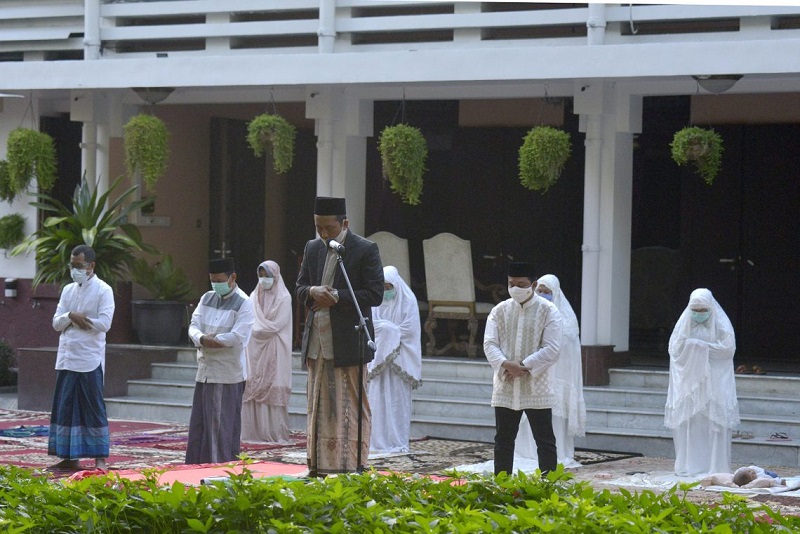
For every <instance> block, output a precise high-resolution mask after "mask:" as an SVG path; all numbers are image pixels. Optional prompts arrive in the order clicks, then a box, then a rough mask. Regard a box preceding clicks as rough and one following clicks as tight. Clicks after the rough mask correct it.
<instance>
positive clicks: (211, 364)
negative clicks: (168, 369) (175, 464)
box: [186, 258, 254, 464]
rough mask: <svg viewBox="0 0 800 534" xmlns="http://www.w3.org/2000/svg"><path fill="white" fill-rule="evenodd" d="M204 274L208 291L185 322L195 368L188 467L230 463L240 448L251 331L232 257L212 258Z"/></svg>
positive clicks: (247, 307)
mask: <svg viewBox="0 0 800 534" xmlns="http://www.w3.org/2000/svg"><path fill="white" fill-rule="evenodd" d="M208 273H209V274H208V277H209V280H210V281H211V287H212V291H208V292H206V293H205V294H204V295H203V296H202V297H201V298H200V302H199V303H198V304H197V308H195V310H194V313H192V321H191V323H190V324H189V338H190V339H191V340H192V342H193V343H194V344H195V346H196V347H197V364H198V367H197V378H196V383H195V386H194V399H193V400H192V415H191V417H190V419H189V442H188V444H187V446H186V463H187V464H205V463H220V462H229V461H231V460H235V459H236V457H237V456H238V455H239V450H240V447H241V441H240V436H241V433H242V394H243V393H244V386H245V380H246V379H247V364H246V359H245V358H246V356H245V350H244V349H245V347H246V346H247V342H248V341H249V340H250V331H251V330H252V327H253V321H254V315H253V303H252V302H251V301H250V297H248V296H247V294H246V293H245V292H244V291H242V290H241V289H240V288H239V286H238V285H237V284H236V272H235V270H234V265H233V258H221V259H215V260H211V261H210V262H209V266H208Z"/></svg>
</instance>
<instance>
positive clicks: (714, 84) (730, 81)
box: [692, 74, 742, 94]
mask: <svg viewBox="0 0 800 534" xmlns="http://www.w3.org/2000/svg"><path fill="white" fill-rule="evenodd" d="M692 78H694V81H696V82H697V84H698V85H699V86H700V87H702V88H703V89H705V90H706V91H708V92H709V93H714V94H720V93H724V92H725V91H727V90H728V89H730V88H731V87H733V86H734V85H736V82H738V81H739V80H741V79H742V75H741V74H700V75H697V76H692Z"/></svg>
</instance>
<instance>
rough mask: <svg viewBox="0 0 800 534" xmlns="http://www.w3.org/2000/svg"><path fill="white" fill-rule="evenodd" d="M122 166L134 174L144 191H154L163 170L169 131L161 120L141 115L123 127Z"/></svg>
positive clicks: (152, 116)
mask: <svg viewBox="0 0 800 534" xmlns="http://www.w3.org/2000/svg"><path fill="white" fill-rule="evenodd" d="M123 131H124V133H123V141H124V145H125V165H126V166H127V167H128V172H129V173H130V175H131V176H133V175H134V174H135V173H136V172H137V171H138V172H140V173H141V175H142V182H144V185H145V187H146V188H147V190H148V191H153V190H154V189H155V188H156V183H157V182H158V179H159V178H161V177H162V176H163V175H164V173H165V172H166V171H167V160H168V159H169V130H167V125H166V124H164V121H162V120H161V119H159V118H158V117H156V116H154V115H147V114H145V113H141V114H139V115H136V116H134V117H132V118H131V120H129V121H128V123H127V124H126V125H125V126H124V127H123Z"/></svg>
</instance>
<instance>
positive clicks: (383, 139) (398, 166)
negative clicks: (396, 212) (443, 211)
mask: <svg viewBox="0 0 800 534" xmlns="http://www.w3.org/2000/svg"><path fill="white" fill-rule="evenodd" d="M378 150H379V151H380V153H381V166H382V168H383V175H384V176H385V177H386V178H387V179H388V180H389V185H390V186H391V188H392V191H394V192H395V193H397V194H398V195H400V197H401V198H402V199H403V202H405V203H406V204H410V205H412V206H416V205H417V204H419V202H420V200H419V197H420V195H422V175H423V174H425V170H426V169H425V162H426V161H427V159H428V144H427V142H426V141H425V137H423V135H422V132H421V131H420V130H419V128H415V127H413V126H409V125H407V124H397V125H395V126H387V127H386V128H384V129H383V131H382V132H381V136H380V139H379V140H378Z"/></svg>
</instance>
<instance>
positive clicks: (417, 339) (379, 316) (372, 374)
mask: <svg viewBox="0 0 800 534" xmlns="http://www.w3.org/2000/svg"><path fill="white" fill-rule="evenodd" d="M383 277H384V280H385V281H386V282H388V283H390V284H392V286H394V287H393V290H389V291H387V292H384V298H383V302H382V303H381V305H380V306H379V307H376V308H373V309H372V318H373V319H372V320H373V323H374V326H375V344H376V346H377V351H376V353H375V359H374V360H372V361H371V362H370V363H369V364H368V366H367V370H368V371H369V375H368V376H369V389H368V393H367V396H368V397H369V405H370V407H371V409H372V437H371V439H370V451H371V452H375V453H387V452H408V441H409V437H410V434H411V391H412V390H413V389H416V388H418V387H419V385H420V384H421V383H422V380H421V378H422V341H421V336H422V329H421V326H420V319H419V307H418V305H417V297H416V296H415V295H414V292H413V291H411V288H410V287H408V284H406V283H405V282H404V281H403V279H402V278H401V277H400V274H399V273H398V272H397V269H396V268H394V267H392V266H387V267H384V268H383ZM392 291H393V293H392Z"/></svg>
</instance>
